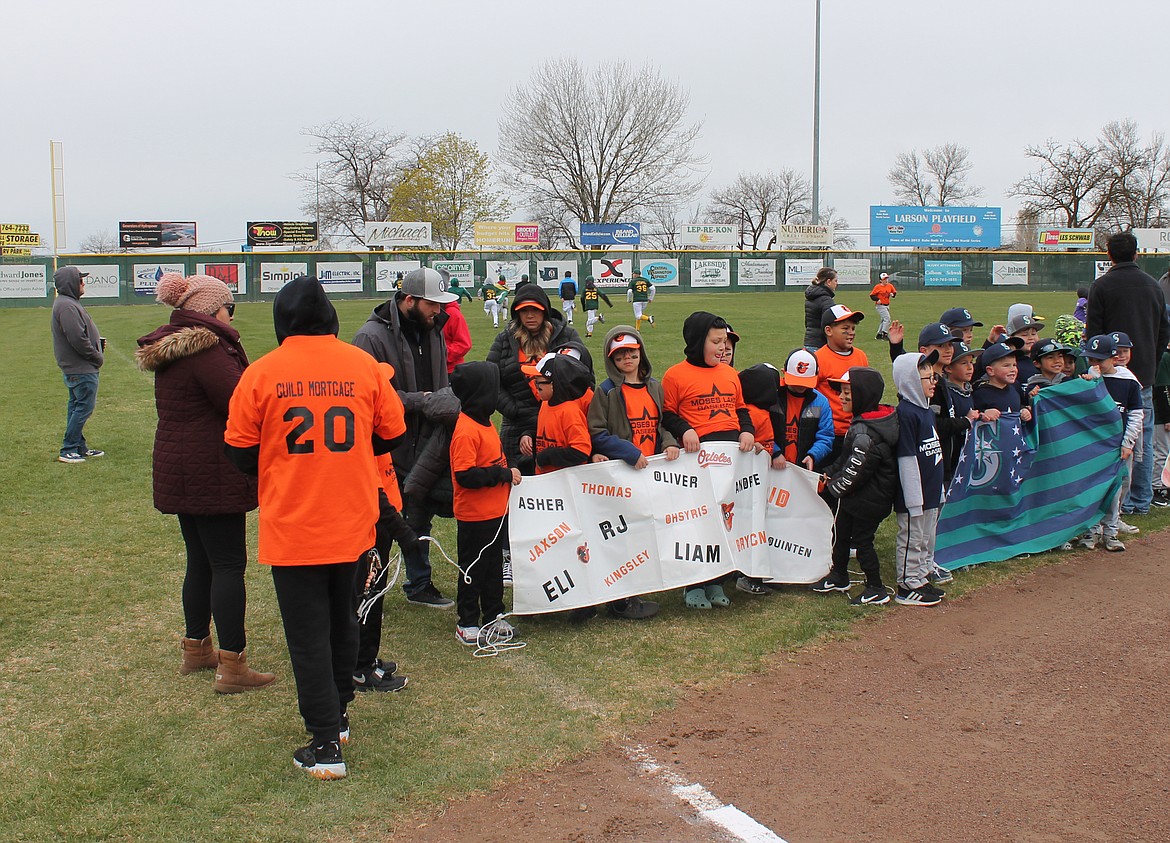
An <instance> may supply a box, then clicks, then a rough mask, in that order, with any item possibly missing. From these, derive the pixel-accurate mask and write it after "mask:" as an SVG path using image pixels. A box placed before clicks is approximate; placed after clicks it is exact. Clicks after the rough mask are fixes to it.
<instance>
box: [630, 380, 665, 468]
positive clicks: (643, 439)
mask: <svg viewBox="0 0 1170 843" xmlns="http://www.w3.org/2000/svg"><path fill="white" fill-rule="evenodd" d="M622 401H623V402H624V403H625V405H626V418H627V419H629V420H630V427H631V429H632V430H633V432H634V434H633V442H634V445H635V446H636V447H637V449H638V450H639V451H641V452H642V453H643V454H644V455H645V456H648V457H652V456H654V455H655V454H656V453H658V452H657V450H656V449H655V446H656V445H657V444H658V425H659V423H660V422H661V421H662V411H661V410H660V409H659V408H658V405H657V404H655V403H654V398H653V397H652V396H651V395H650V390H648V389H647V388H646V384H644V383H643V384H629V383H623V384H622Z"/></svg>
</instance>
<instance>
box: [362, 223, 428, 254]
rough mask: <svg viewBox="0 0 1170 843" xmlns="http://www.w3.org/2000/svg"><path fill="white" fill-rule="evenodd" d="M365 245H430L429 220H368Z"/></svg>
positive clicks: (384, 246) (383, 246)
mask: <svg viewBox="0 0 1170 843" xmlns="http://www.w3.org/2000/svg"><path fill="white" fill-rule="evenodd" d="M365 240H366V245H367V246H379V247H382V248H386V247H394V246H430V245H431V224H430V223H429V222H368V223H366V237H365Z"/></svg>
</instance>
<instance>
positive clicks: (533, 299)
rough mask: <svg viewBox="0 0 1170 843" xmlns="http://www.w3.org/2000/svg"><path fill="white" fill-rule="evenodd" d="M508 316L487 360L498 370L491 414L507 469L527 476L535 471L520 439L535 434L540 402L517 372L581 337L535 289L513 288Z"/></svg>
mask: <svg viewBox="0 0 1170 843" xmlns="http://www.w3.org/2000/svg"><path fill="white" fill-rule="evenodd" d="M509 312H510V313H511V314H512V319H511V321H509V322H508V324H507V325H505V326H504V329H503V330H502V331H500V333H499V334H497V335H496V339H495V341H494V342H493V343H492V347H491V350H490V351H488V356H487V359H488V362H489V363H495V364H496V365H497V366H499V367H500V398H499V402H498V405H497V409H499V411H500V415H502V416H503V417H504V423H503V425H501V427H500V441H501V442H502V443H503V446H504V457H505V458H506V459H507V460H508V465H509V467H511V468H519V469H520V471H521V473H523V474H532V473H533V472H534V471H535V464H534V463H533V459H532V441H531V438H530V437H526V436H524V434H525V433H529V432H531V431H533V430H535V429H536V416H537V414H538V413H539V412H540V401H539V400H537V398H536V393H534V392H533V391H532V386H531V384H530V383H529V382H528V376H527V375H525V374H524V373H523V372H522V371H520V367H521V366H522V365H523V366H527V365H533V364H535V363H536V362H537V361H539V360H540V358H541V357H543V356H544V355H545V354H547V353H548V352H549V350H550V349H553V348H560V347H561V346H563V345H565V343H567V342H569V341H572V340H576V341H577V342H578V343H579V342H580V341H581V337H580V336H579V335H578V334H577V331H576V330H575V329H574V328H573V327H572V326H571V325H566V324H565V317H564V316H563V315H561V312H560V311H559V310H553V307H552V304H551V303H550V302H549V298H548V293H546V292H545V291H544V289H543V288H542V287H540V286H538V285H536V284H526V285H524V286H523V287H517V288H516V294H515V296H514V297H513V298H512V305H511V307H510V308H509ZM522 439H523V441H521V440H522Z"/></svg>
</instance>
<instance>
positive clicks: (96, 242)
mask: <svg viewBox="0 0 1170 843" xmlns="http://www.w3.org/2000/svg"><path fill="white" fill-rule="evenodd" d="M78 249H79V250H80V251H82V252H91V253H93V254H98V255H112V254H114V253H115V252H121V251H123V250H122V249H121V248H119V244H118V236H117V235H116V234H112V233H111V232H109V231H99V232H97V233H96V234H90V235H89V236H88V237H86V238H84V239H83V240H82V241H81V245H80V246H78Z"/></svg>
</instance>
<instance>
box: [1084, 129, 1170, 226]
mask: <svg viewBox="0 0 1170 843" xmlns="http://www.w3.org/2000/svg"><path fill="white" fill-rule="evenodd" d="M1100 145H1101V151H1102V155H1103V156H1104V157H1105V159H1106V161H1108V163H1109V166H1110V168H1111V169H1112V171H1113V173H1112V175H1113V187H1112V191H1111V193H1110V196H1109V198H1108V199H1107V200H1106V208H1105V211H1104V213H1103V214H1102V216H1101V219H1099V220H1098V227H1099V228H1104V229H1107V230H1116V229H1120V228H1154V227H1159V226H1160V225H1161V224H1162V223H1163V221H1165V220H1166V217H1167V201H1168V199H1170V149H1168V148H1167V146H1166V141H1165V136H1164V135H1163V134H1162V133H1161V132H1155V133H1154V134H1153V136H1152V137H1151V139H1150V141H1149V143H1144V142H1142V140H1141V139H1140V138H1139V136H1138V127H1137V123H1135V122H1134V121H1132V120H1124V121H1121V122H1118V121H1113V122H1111V123H1107V124H1106V125H1105V128H1104V129H1102V131H1101V141H1100Z"/></svg>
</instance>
